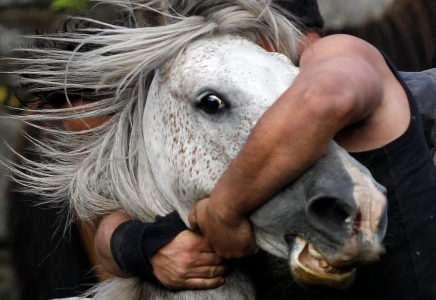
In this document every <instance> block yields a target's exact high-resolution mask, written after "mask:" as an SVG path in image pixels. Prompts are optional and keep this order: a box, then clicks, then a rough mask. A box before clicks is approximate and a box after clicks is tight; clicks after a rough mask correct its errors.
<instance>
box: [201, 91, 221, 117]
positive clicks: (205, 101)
mask: <svg viewBox="0 0 436 300" xmlns="http://www.w3.org/2000/svg"><path fill="white" fill-rule="evenodd" d="M199 106H200V108H201V109H202V110H204V111H205V112H207V113H208V114H213V113H217V112H219V111H220V110H222V109H224V108H225V107H226V103H225V102H224V101H223V100H221V99H220V98H218V97H217V96H216V95H206V96H204V97H202V98H201V99H200V105H199Z"/></svg>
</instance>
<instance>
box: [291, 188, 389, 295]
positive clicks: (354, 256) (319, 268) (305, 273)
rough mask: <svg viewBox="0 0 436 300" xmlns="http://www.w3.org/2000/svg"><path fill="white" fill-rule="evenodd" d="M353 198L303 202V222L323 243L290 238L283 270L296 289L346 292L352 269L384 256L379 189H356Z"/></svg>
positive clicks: (381, 190) (382, 192)
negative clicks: (286, 267)
mask: <svg viewBox="0 0 436 300" xmlns="http://www.w3.org/2000/svg"><path fill="white" fill-rule="evenodd" d="M353 198H354V199H352V200H350V201H346V200H340V199H336V198H332V197H317V198H315V199H311V200H310V201H309V202H308V204H307V207H306V216H307V219H308V221H309V223H310V224H311V226H313V228H315V229H317V231H318V232H320V233H321V235H322V236H323V237H324V241H323V242H320V241H319V240H318V239H314V240H313V242H310V241H308V240H305V239H303V238H301V237H298V236H297V237H296V238H295V240H294V245H293V247H292V250H291V252H290V259H289V265H290V269H291V271H292V274H293V276H294V278H295V280H296V281H297V282H299V283H300V284H303V285H322V286H328V287H331V288H336V289H346V288H348V287H349V286H350V285H351V284H352V283H353V282H354V278H355V275H356V267H357V266H359V265H361V264H365V263H369V262H373V261H376V260H378V259H379V257H380V255H381V254H382V253H383V252H384V248H383V246H382V241H383V238H384V236H385V233H386V226H387V209H386V207H387V201H386V197H385V189H384V188H383V187H381V186H379V185H369V186H366V187H365V189H363V188H359V187H358V188H356V189H355V192H354V197H353ZM325 240H328V242H326V241H325ZM316 245H318V246H319V247H317V246H316ZM326 245H328V246H326ZM332 245H334V246H332ZM320 249H322V250H320Z"/></svg>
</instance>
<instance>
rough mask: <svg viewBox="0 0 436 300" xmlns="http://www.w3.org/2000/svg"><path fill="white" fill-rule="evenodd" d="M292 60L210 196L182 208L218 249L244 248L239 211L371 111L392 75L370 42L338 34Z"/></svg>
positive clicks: (372, 142)
mask: <svg viewBox="0 0 436 300" xmlns="http://www.w3.org/2000/svg"><path fill="white" fill-rule="evenodd" d="M300 65H301V73H300V74H299V75H298V76H297V77H296V79H295V81H294V83H293V84H292V86H291V87H290V88H289V89H288V90H287V91H286V92H285V93H284V94H283V95H282V96H281V97H280V98H279V99H278V100H277V102H276V103H275V104H274V105H273V106H272V107H271V108H270V109H269V110H268V111H267V112H266V113H265V114H264V115H263V116H262V118H261V119H260V120H259V122H258V124H257V125H256V127H255V128H254V129H253V131H252V133H251V135H250V136H249V138H248V140H247V142H246V144H245V146H244V147H243V149H242V151H241V152H240V154H239V155H238V156H237V157H236V159H235V160H234V161H233V162H232V163H231V165H230V167H229V169H228V170H227V171H226V172H225V174H224V175H223V177H222V178H221V179H220V180H219V182H218V184H217V186H216V187H215V189H214V190H213V192H212V194H211V196H210V198H208V199H206V200H203V201H200V202H199V203H198V204H197V206H196V207H195V209H194V210H193V212H192V213H191V215H190V221H191V224H192V225H193V226H192V228H193V229H196V228H197V227H199V228H200V230H201V231H202V233H203V234H204V235H205V236H206V238H207V239H208V240H209V241H210V242H211V244H212V246H213V247H214V249H215V250H216V251H217V253H218V254H219V255H220V256H223V257H226V258H230V257H235V256H236V257H238V256H244V255H246V254H247V253H250V252H251V251H252V249H253V238H252V236H251V231H250V226H249V225H250V224H249V222H248V220H247V216H248V215H249V214H250V213H251V212H252V211H253V210H255V209H256V208H257V207H259V206H260V205H262V204H263V203H264V202H265V201H266V200H267V199H269V198H270V197H271V196H272V195H273V194H274V193H275V192H276V191H277V190H278V189H280V188H281V187H282V186H284V185H286V184H288V183H289V182H292V181H293V180H295V179H296V178H297V177H298V176H300V175H301V174H302V173H303V172H304V171H305V170H306V169H307V168H308V167H309V166H310V165H311V164H313V163H314V162H315V161H316V160H317V159H318V158H319V157H320V156H321V155H322V153H323V152H324V151H325V149H326V147H327V145H328V143H329V142H330V141H331V140H332V138H333V137H335V135H336V134H337V133H338V131H340V130H342V129H343V128H345V127H347V126H348V125H351V124H355V123H357V122H361V123H367V124H371V122H372V120H373V119H377V111H379V107H382V102H383V101H382V100H383V99H384V97H385V90H386V87H387V86H388V85H389V84H391V82H392V81H393V80H395V78H394V77H393V74H392V73H391V72H390V70H389V68H388V67H387V65H386V63H385V61H384V59H383V57H382V55H381V54H380V53H379V52H378V51H377V50H376V49H374V48H373V47H372V46H370V45H368V44H367V43H365V42H363V41H361V40H358V39H356V38H351V37H346V36H339V37H338V36H336V37H328V38H324V39H321V40H319V41H318V42H316V43H314V44H313V45H311V46H309V47H308V48H307V49H306V50H305V51H304V53H303V55H302V57H301V61H300ZM396 88H397V87H396ZM399 88H401V87H400V86H399ZM403 93H404V91H403ZM376 108H377V109H376ZM384 134H386V135H388V134H389V133H387V132H383V133H382V134H380V135H378V136H373V137H371V139H370V138H366V137H365V138H366V140H365V144H363V143H362V144H359V143H357V145H353V144H347V141H346V140H345V139H344V140H342V141H341V142H342V143H343V144H344V145H346V146H347V147H349V148H350V149H351V150H362V147H369V148H371V147H375V146H377V145H380V144H381V143H382V142H384V141H385V140H386V137H385V136H383V135H384ZM295 145H298V146H295Z"/></svg>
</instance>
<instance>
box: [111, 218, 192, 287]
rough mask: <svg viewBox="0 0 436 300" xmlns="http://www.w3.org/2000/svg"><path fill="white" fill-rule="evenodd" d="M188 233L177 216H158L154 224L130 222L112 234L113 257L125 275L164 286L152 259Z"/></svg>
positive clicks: (120, 226) (123, 224)
mask: <svg viewBox="0 0 436 300" xmlns="http://www.w3.org/2000/svg"><path fill="white" fill-rule="evenodd" d="M186 229H187V227H186V225H185V223H183V221H182V220H181V219H180V216H179V214H178V213H177V212H173V213H171V214H169V215H166V216H165V217H160V216H158V217H157V218H156V222H154V223H143V222H140V221H137V220H131V221H126V222H124V223H122V224H121V225H119V226H118V227H117V228H116V229H115V231H114V233H113V234H112V237H111V251H112V256H113V257H114V259H115V262H116V263H117V264H118V266H119V267H120V268H121V269H122V270H123V271H124V272H125V273H127V274H130V275H133V276H136V277H139V278H141V279H143V280H145V281H147V282H149V283H152V284H155V285H159V286H162V284H161V283H160V282H159V280H158V279H157V278H156V276H154V273H153V266H152V265H151V262H150V257H151V256H152V255H153V254H154V253H155V252H156V251H158V250H159V249H160V248H161V247H163V246H165V245H166V244H168V243H169V242H171V241H172V240H173V239H174V238H175V237H176V236H177V235H178V234H179V233H180V232H182V231H184V230H186Z"/></svg>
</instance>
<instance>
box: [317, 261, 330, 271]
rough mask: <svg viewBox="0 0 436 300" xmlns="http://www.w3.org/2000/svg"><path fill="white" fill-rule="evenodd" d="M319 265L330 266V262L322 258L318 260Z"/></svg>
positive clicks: (322, 266)
mask: <svg viewBox="0 0 436 300" xmlns="http://www.w3.org/2000/svg"><path fill="white" fill-rule="evenodd" d="M318 265H319V266H320V267H321V268H324V269H325V268H327V267H328V266H329V264H328V263H327V262H326V261H325V260H320V261H319V262H318Z"/></svg>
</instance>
